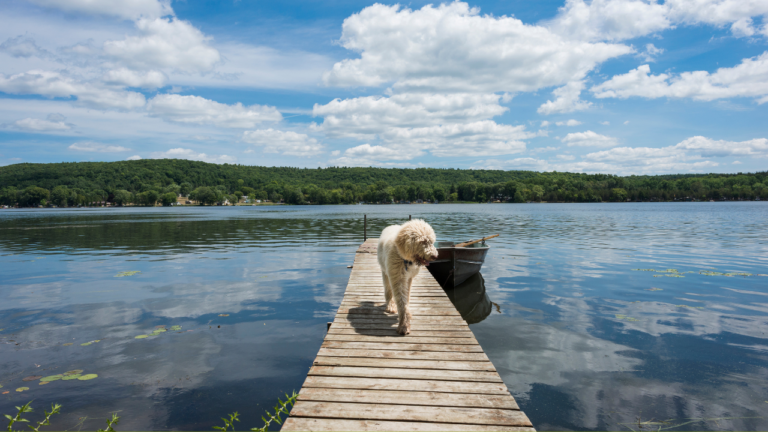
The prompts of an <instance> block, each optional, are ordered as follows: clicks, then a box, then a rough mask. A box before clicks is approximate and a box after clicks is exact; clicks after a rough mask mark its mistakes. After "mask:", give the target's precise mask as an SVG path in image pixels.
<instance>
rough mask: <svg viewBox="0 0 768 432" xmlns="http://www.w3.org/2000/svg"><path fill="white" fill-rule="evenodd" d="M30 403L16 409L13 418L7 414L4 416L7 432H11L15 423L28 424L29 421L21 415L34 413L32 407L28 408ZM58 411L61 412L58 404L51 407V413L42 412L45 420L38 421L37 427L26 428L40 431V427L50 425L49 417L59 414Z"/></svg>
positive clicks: (36, 431)
mask: <svg viewBox="0 0 768 432" xmlns="http://www.w3.org/2000/svg"><path fill="white" fill-rule="evenodd" d="M31 403H32V401H29V402H27V403H26V404H24V405H22V406H20V407H16V409H17V410H18V412H17V413H16V415H15V416H13V417H11V416H10V415H8V414H6V415H5V418H7V419H8V428H7V429H6V430H7V431H8V432H13V424H14V423H16V422H19V423H29V420H27V419H25V418H23V417H22V416H21V415H22V414H25V413H29V412H32V411H34V410H33V409H32V407H31V406H29V405H30V404H31ZM60 411H61V405H59V404H54V405H51V412H48V411H45V410H43V412H44V413H45V418H44V419H43V420H40V421H39V422H37V426H35V427H32V426H27V427H28V428H30V429H32V430H33V431H35V432H38V431H39V430H40V427H41V426H48V425H50V424H51V416H52V415H54V414H59V412H60Z"/></svg>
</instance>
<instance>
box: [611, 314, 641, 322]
mask: <svg viewBox="0 0 768 432" xmlns="http://www.w3.org/2000/svg"><path fill="white" fill-rule="evenodd" d="M616 319H620V320H624V321H640V320H638V319H637V318H632V317H631V316H626V315H622V314H616Z"/></svg>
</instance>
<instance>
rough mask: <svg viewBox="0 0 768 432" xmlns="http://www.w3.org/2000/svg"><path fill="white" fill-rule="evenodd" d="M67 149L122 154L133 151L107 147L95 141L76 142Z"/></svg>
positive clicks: (119, 147)
mask: <svg viewBox="0 0 768 432" xmlns="http://www.w3.org/2000/svg"><path fill="white" fill-rule="evenodd" d="M67 148H68V149H70V150H73V151H79V152H94V153H120V152H125V151H131V149H129V148H125V147H123V146H115V145H107V144H101V143H97V142H93V141H81V142H76V143H74V144H72V145H70V146H69V147H67Z"/></svg>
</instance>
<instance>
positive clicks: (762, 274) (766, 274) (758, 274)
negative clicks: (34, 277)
mask: <svg viewBox="0 0 768 432" xmlns="http://www.w3.org/2000/svg"><path fill="white" fill-rule="evenodd" d="M756 276H768V274H760V273H758V274H757V275H756ZM0 330H2V329H0Z"/></svg>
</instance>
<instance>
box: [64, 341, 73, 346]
mask: <svg viewBox="0 0 768 432" xmlns="http://www.w3.org/2000/svg"><path fill="white" fill-rule="evenodd" d="M70 345H72V342H67V343H65V344H63V345H61V346H70Z"/></svg>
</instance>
